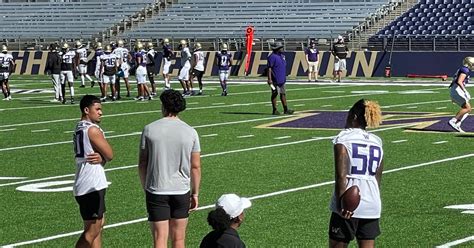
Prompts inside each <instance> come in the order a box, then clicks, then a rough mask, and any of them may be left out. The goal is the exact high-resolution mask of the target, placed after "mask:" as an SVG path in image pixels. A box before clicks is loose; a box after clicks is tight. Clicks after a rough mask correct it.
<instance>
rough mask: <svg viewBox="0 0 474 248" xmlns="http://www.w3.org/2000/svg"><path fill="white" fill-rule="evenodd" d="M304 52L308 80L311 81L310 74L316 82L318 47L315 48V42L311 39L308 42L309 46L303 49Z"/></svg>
mask: <svg viewBox="0 0 474 248" xmlns="http://www.w3.org/2000/svg"><path fill="white" fill-rule="evenodd" d="M304 53H305V54H306V56H305V57H306V63H308V82H311V76H313V77H314V81H315V82H318V58H319V55H318V49H317V48H316V42H315V41H314V40H312V41H311V42H310V43H309V47H308V48H306V50H305V51H304Z"/></svg>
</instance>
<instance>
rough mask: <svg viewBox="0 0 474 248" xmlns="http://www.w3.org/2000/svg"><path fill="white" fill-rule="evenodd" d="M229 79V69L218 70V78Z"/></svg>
mask: <svg viewBox="0 0 474 248" xmlns="http://www.w3.org/2000/svg"><path fill="white" fill-rule="evenodd" d="M228 79H229V70H219V80H221V81H227V80H228Z"/></svg>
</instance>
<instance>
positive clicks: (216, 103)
mask: <svg viewBox="0 0 474 248" xmlns="http://www.w3.org/2000/svg"><path fill="white" fill-rule="evenodd" d="M225 104H226V103H225V102H215V103H211V105H213V106H216V105H225Z"/></svg>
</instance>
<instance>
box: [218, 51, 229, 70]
mask: <svg viewBox="0 0 474 248" xmlns="http://www.w3.org/2000/svg"><path fill="white" fill-rule="evenodd" d="M231 59H232V54H230V53H227V52H218V53H217V65H218V66H219V70H222V71H227V70H229V67H230V61H231Z"/></svg>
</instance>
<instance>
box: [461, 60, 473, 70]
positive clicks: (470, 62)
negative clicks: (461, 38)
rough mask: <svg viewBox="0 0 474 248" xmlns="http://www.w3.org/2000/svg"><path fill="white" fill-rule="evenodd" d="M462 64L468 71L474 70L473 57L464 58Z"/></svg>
mask: <svg viewBox="0 0 474 248" xmlns="http://www.w3.org/2000/svg"><path fill="white" fill-rule="evenodd" d="M462 64H463V65H464V66H465V67H467V68H469V70H474V57H465V58H464V60H463V61H462Z"/></svg>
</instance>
